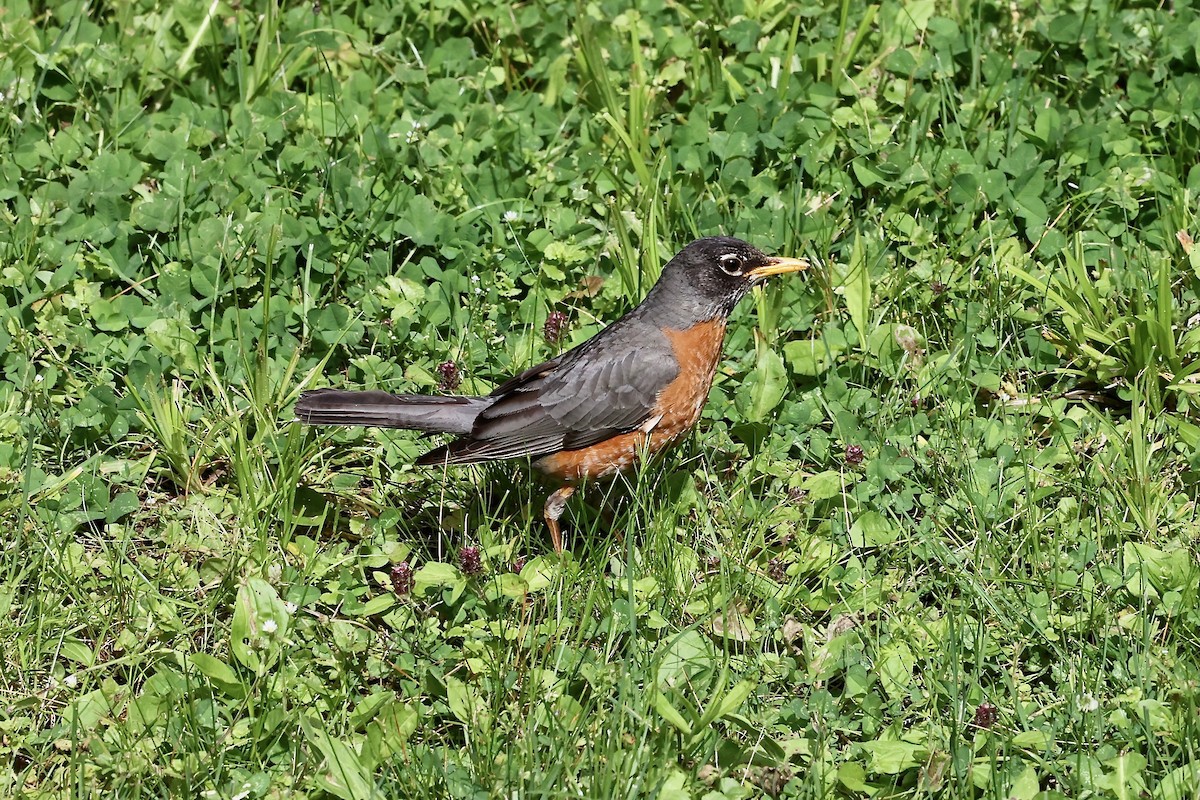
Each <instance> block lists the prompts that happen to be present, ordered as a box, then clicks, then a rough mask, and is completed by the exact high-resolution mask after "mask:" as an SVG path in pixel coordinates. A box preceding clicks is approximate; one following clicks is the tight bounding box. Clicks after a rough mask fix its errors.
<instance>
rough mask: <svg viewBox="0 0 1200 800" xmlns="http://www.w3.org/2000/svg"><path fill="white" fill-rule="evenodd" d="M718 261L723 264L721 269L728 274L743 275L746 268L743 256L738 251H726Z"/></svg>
mask: <svg viewBox="0 0 1200 800" xmlns="http://www.w3.org/2000/svg"><path fill="white" fill-rule="evenodd" d="M717 263H718V264H719V265H720V266H721V271H722V272H724V273H725V274H726V275H735V276H736V275H741V274H742V272H743V271H744V270H745V264H744V262H743V261H742V257H741V256H739V255H738V254H737V253H726V254H725V255H723V256H721V257H720V258H719V259H717Z"/></svg>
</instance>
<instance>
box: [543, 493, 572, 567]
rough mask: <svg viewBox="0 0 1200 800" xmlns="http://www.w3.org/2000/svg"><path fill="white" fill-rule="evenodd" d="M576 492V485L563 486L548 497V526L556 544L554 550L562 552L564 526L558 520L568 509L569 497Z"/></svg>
mask: <svg viewBox="0 0 1200 800" xmlns="http://www.w3.org/2000/svg"><path fill="white" fill-rule="evenodd" d="M574 493H575V487H574V486H563V487H562V488H560V489H559V490H558V491H556V492H554V493H553V494H551V495H550V496H549V497H547V498H546V507H545V509H544V511H545V514H546V526H547V527H549V528H550V541H551V542H552V543H553V544H554V552H556V553H561V552H562V551H563V546H562V528H561V527H559V524H558V520H559V518H560V517H561V516H562V515H563V512H564V511H566V510H567V499H568V498H569V497H570V496H571V495H573V494H574Z"/></svg>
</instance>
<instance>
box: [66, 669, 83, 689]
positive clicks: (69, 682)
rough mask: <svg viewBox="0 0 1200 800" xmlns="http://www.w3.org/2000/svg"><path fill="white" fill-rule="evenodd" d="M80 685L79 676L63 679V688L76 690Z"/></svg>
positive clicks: (69, 676) (71, 675)
mask: <svg viewBox="0 0 1200 800" xmlns="http://www.w3.org/2000/svg"><path fill="white" fill-rule="evenodd" d="M78 685H79V677H78V676H77V675H75V674H74V673H72V674H70V675H68V676H67V677H65V678H63V686H66V687H67V688H68V689H74V688H75V687H76V686H78Z"/></svg>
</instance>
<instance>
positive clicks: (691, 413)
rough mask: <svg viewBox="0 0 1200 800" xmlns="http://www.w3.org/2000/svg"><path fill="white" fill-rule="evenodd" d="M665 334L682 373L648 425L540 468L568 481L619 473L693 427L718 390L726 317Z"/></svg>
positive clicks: (556, 456)
mask: <svg viewBox="0 0 1200 800" xmlns="http://www.w3.org/2000/svg"><path fill="white" fill-rule="evenodd" d="M664 333H666V335H667V339H668V340H670V342H671V349H672V350H673V351H674V353H675V359H676V360H677V361H678V362H679V374H678V375H677V376H675V380H673V381H671V382H670V383H669V384H667V386H666V387H665V388H663V390H662V391H661V392H660V393H659V395H658V398H657V400H656V401H655V404H654V410H653V411H652V412H651V414H650V417H649V419H647V420H646V422H645V424H643V425H642V427H641V428H639V429H638V430H635V431H630V432H629V433H622V434H620V435H618V436H615V437H613V438H611V439H607V440H605V441H603V442H600V443H599V444H594V445H592V446H591V447H584V448H582V449H579V450H563V451H561V452H558V453H552V454H550V455H548V456H543V457H542V458H540V459H538V461H537V462H535V463H536V466H537V467H538V469H540V470H542V471H543V472H545V473H546V474H548V475H552V476H554V477H556V478H558V479H559V480H562V481H566V482H568V483H573V482H576V481H581V480H584V479H586V478H601V477H604V476H607V475H614V474H616V473H617V472H619V471H621V470H623V469H627V468H628V467H630V466H632V465H633V463H634V462H635V461H637V459H638V458H639V457H641V455H642V454H643V453H646V454H648V455H654V454H655V453H657V452H659V451H660V450H663V449H664V448H666V447H668V446H669V445H671V444H672V443H673V442H675V441H676V440H677V439H679V438H680V437H681V436H683V435H684V434H685V433H687V432H688V431H689V430H691V427H692V426H693V425H695V424H696V420H698V419H700V412H701V411H703V410H704V403H705V401H706V400H708V390H709V389H711V388H712V382H713V376H714V375H715V374H716V371H717V362H718V361H720V359H721V345H722V344H724V342H725V321H724V320H719V319H716V320H710V321H708V322H701V323H700V324H699V325H693V326H692V327H691V328H689V329H688V330H686V331H676V330H671V329H669V328H668V329H667V330H665V331H664Z"/></svg>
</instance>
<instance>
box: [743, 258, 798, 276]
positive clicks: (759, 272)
mask: <svg viewBox="0 0 1200 800" xmlns="http://www.w3.org/2000/svg"><path fill="white" fill-rule="evenodd" d="M808 266H809V265H808V259H806V258H785V257H783V256H774V257H772V258H771V259H770V260H768V261H767V263H766V264H765V265H764V266H761V267H756V268H754V269H752V270H750V271H749V272H748V273H746V274H748V275H749V276H750V277H752V278H767V277H770V276H771V275H782V274H784V273H785V272H800V271H801V270H805V269H808Z"/></svg>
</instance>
